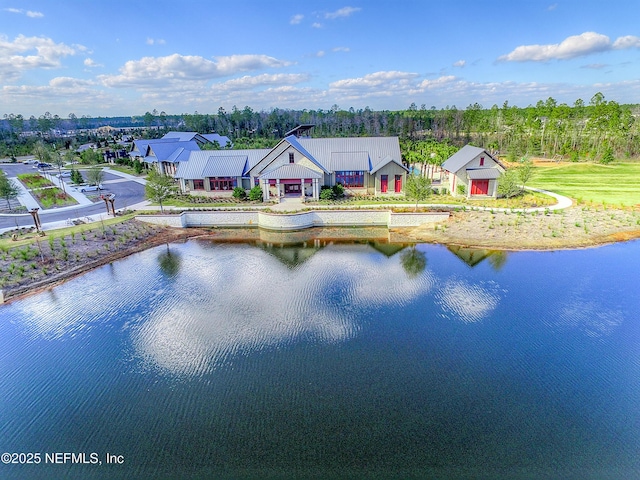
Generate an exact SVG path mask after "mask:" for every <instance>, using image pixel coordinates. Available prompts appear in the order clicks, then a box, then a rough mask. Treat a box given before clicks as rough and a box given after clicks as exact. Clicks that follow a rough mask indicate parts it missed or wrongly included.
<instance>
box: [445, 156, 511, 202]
mask: <svg viewBox="0 0 640 480" xmlns="http://www.w3.org/2000/svg"><path fill="white" fill-rule="evenodd" d="M442 169H443V170H445V171H446V175H447V177H448V180H449V190H450V191H451V195H454V196H457V195H466V196H467V197H468V198H471V197H496V196H497V195H498V179H499V178H500V175H502V173H504V171H505V170H506V167H505V166H504V165H503V164H502V163H501V162H500V160H498V159H497V158H496V157H494V156H493V155H491V154H490V153H489V152H487V151H486V150H485V149H484V148H479V147H474V146H471V145H465V146H464V147H462V148H461V149H460V150H458V151H457V152H456V153H455V154H453V155H452V156H451V157H449V158H448V159H447V160H446V161H445V162H444V163H443V164H442Z"/></svg>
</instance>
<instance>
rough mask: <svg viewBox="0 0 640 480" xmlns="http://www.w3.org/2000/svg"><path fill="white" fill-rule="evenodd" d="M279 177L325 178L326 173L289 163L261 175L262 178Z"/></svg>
mask: <svg viewBox="0 0 640 480" xmlns="http://www.w3.org/2000/svg"><path fill="white" fill-rule="evenodd" d="M278 178H280V179H282V178H300V179H302V178H324V175H323V174H322V173H320V172H318V171H316V170H311V169H310V168H308V167H305V166H303V165H300V164H298V163H288V164H286V165H282V166H281V167H278V168H276V169H274V170H271V171H269V172H267V173H264V174H262V175H260V179H261V180H272V179H278Z"/></svg>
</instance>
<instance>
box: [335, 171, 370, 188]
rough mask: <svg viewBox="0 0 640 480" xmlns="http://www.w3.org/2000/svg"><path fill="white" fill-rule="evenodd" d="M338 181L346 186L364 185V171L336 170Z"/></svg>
mask: <svg viewBox="0 0 640 480" xmlns="http://www.w3.org/2000/svg"><path fill="white" fill-rule="evenodd" d="M336 183H341V184H342V186H344V187H352V188H354V187H364V171H362V170H360V171H358V170H356V171H340V172H336Z"/></svg>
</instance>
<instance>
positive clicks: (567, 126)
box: [0, 93, 640, 163]
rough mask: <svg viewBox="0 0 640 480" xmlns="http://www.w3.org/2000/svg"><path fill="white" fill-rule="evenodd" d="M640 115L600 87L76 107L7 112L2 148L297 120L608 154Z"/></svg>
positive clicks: (625, 149)
mask: <svg viewBox="0 0 640 480" xmlns="http://www.w3.org/2000/svg"><path fill="white" fill-rule="evenodd" d="M639 115H640V105H624V104H619V103H617V102H615V101H613V100H606V99H605V97H604V95H603V94H602V93H596V94H595V95H594V96H593V97H592V98H591V99H590V100H589V102H588V103H585V102H584V101H583V100H581V99H578V100H576V101H575V102H574V103H573V104H572V105H568V104H566V103H558V102H557V101H556V100H555V99H553V98H552V97H549V98H548V99H546V100H544V101H543V100H540V101H538V102H537V103H536V104H535V105H529V106H527V107H517V106H511V105H509V102H508V101H505V102H504V103H503V105H502V106H498V105H493V106H492V107H491V108H484V107H483V106H482V105H480V104H478V103H475V104H473V105H469V106H467V107H466V108H464V109H458V108H457V107H456V106H447V107H445V108H442V109H436V108H435V107H431V108H429V109H428V108H426V106H425V105H422V106H421V107H420V108H418V107H417V106H416V105H415V104H411V106H410V107H409V108H408V109H406V110H398V111H389V110H383V111H374V110H371V109H370V108H368V107H367V108H364V109H358V110H356V109H354V108H349V109H348V110H344V109H341V108H339V107H338V106H337V105H334V106H333V107H332V108H331V109H329V110H321V109H320V110H288V109H279V108H275V109H272V110H269V111H256V110H253V109H252V108H251V107H248V106H247V107H244V108H243V109H239V108H237V107H235V106H234V107H233V108H232V109H231V111H229V112H227V111H226V110H225V109H224V108H222V107H221V108H219V109H218V111H217V112H216V113H213V114H202V113H198V112H194V113H192V114H189V113H183V114H180V115H168V114H166V113H165V112H158V111H157V110H153V111H151V112H146V113H145V114H144V115H141V116H137V117H112V118H108V117H96V118H89V117H85V116H83V117H80V118H78V117H77V116H75V115H74V114H70V115H69V118H67V119H62V118H60V117H58V116H56V115H51V114H50V113H49V112H47V113H45V114H44V115H42V116H41V117H39V118H35V117H33V116H32V117H30V118H29V119H25V118H23V117H22V116H21V115H15V114H5V115H4V119H3V120H2V121H0V140H1V141H2V143H1V145H4V152H0V155H2V154H3V153H4V154H6V153H7V151H8V150H11V148H13V150H14V151H17V150H19V146H20V144H24V143H28V141H29V140H25V138H24V136H23V135H21V134H22V133H23V132H25V131H27V130H28V129H30V131H32V132H36V133H37V134H38V136H40V137H46V136H47V135H48V134H49V132H51V131H55V130H56V129H60V128H62V129H68V130H74V129H77V128H96V127H99V126H103V125H111V126H114V127H116V128H125V127H140V128H141V130H138V131H136V136H137V137H143V138H154V137H160V136H162V135H163V134H164V133H165V132H167V131H169V130H182V131H195V132H200V133H212V132H215V133H218V134H220V135H226V136H228V137H229V138H231V139H232V141H233V143H234V148H269V147H271V146H273V145H275V144H276V143H277V142H278V141H279V140H280V139H281V138H282V137H283V136H284V135H285V134H286V133H287V132H288V131H290V130H292V129H294V128H295V127H296V126H298V125H303V124H313V125H315V128H314V129H313V136H315V137H348V136H398V137H400V139H401V140H402V141H403V147H404V148H403V153H404V152H407V151H408V152H412V151H413V152H416V151H421V150H422V151H423V150H424V148H415V147H413V146H412V145H413V143H416V142H417V143H418V144H423V143H424V142H427V144H434V145H435V144H444V145H448V146H449V147H452V148H459V147H461V146H463V145H465V144H467V143H471V144H473V145H476V146H478V147H483V148H486V149H488V150H490V151H493V152H499V153H500V154H502V155H507V156H508V157H511V159H518V158H521V157H522V156H542V157H547V158H554V157H562V158H565V159H571V160H595V161H600V160H603V159H604V160H606V159H611V158H614V157H615V158H633V157H638V156H639V154H640V141H639V139H640V123H639V122H638V121H636V120H637V119H638V116H639ZM87 135H88V136H90V135H95V134H87ZM98 140H100V139H98ZM53 141H55V140H53ZM412 142H413V143H412ZM67 147H68V146H67ZM433 149H434V151H435V155H436V157H437V158H439V157H440V156H441V155H444V153H442V151H441V150H438V149H437V148H436V147H433ZM434 151H429V152H428V154H429V155H431V154H432V153H434ZM410 155H411V154H410ZM430 158H431V157H430ZM423 161H425V160H423ZM436 163H437V162H436Z"/></svg>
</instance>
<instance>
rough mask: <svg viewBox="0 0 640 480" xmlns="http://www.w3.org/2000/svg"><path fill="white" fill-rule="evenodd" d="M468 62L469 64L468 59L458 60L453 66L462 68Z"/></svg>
mask: <svg viewBox="0 0 640 480" xmlns="http://www.w3.org/2000/svg"><path fill="white" fill-rule="evenodd" d="M466 64H467V61H466V60H458V61H457V62H455V63H454V64H453V66H454V67H460V68H462V67H464V66H465V65H466Z"/></svg>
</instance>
